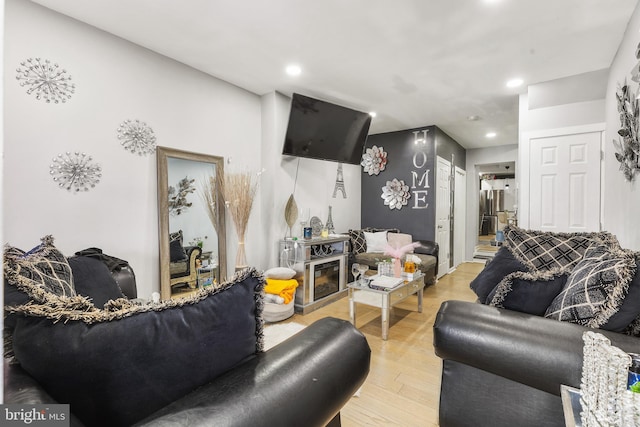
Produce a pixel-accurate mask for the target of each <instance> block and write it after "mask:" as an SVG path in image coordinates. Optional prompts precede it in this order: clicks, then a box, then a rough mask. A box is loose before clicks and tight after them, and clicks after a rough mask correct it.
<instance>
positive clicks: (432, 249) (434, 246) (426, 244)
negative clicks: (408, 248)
mask: <svg viewBox="0 0 640 427" xmlns="http://www.w3.org/2000/svg"><path fill="white" fill-rule="evenodd" d="M416 241H417V242H418V243H420V246H418V247H417V248H415V249H414V250H413V251H414V252H415V253H417V254H425V255H432V256H434V257H436V268H435V273H434V275H435V276H436V277H437V276H438V263H439V262H438V252H439V251H440V246H439V245H438V243H436V242H434V241H431V240H416Z"/></svg>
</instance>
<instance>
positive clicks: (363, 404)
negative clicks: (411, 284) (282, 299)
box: [286, 263, 483, 427]
mask: <svg viewBox="0 0 640 427" xmlns="http://www.w3.org/2000/svg"><path fill="white" fill-rule="evenodd" d="M482 268H483V264H480V263H464V264H461V265H460V266H459V267H458V268H457V269H456V270H455V271H454V272H453V273H450V274H447V275H445V276H444V277H442V278H441V279H440V280H439V281H438V283H437V284H436V285H433V286H430V287H428V288H426V289H425V290H424V299H423V310H422V313H418V312H417V311H416V309H417V305H418V302H417V296H415V295H413V296H411V297H410V298H408V299H406V300H405V301H403V302H401V303H400V304H398V305H397V306H395V307H394V309H393V311H392V314H391V318H390V322H389V324H390V327H389V339H388V340H387V341H383V340H382V339H381V332H382V326H381V319H380V309H377V308H375V307H369V306H366V305H362V304H358V306H357V325H356V326H357V327H358V329H360V331H362V332H363V333H364V335H365V336H366V337H367V341H368V342H369V346H370V347H371V371H370V372H369V376H368V377H367V379H366V381H365V383H364V385H363V387H362V390H361V393H360V396H359V397H353V398H352V399H351V400H350V401H349V403H347V405H346V406H345V407H344V408H343V409H342V411H341V416H342V425H343V427H356V426H401V427H413V426H416V427H417V426H420V427H432V426H437V425H438V398H439V394H440V372H441V361H440V359H439V358H438V357H437V356H436V355H435V353H434V351H433V332H432V326H433V322H434V320H435V316H436V313H437V311H438V308H439V307H440V304H441V303H442V302H443V301H446V300H451V299H455V300H463V301H475V300H476V296H475V294H474V293H473V292H472V291H471V289H470V288H469V282H471V280H473V278H475V277H476V275H477V274H478V273H479V272H480V270H481V269H482ZM327 316H332V317H337V318H339V319H345V320H349V301H348V298H342V299H340V300H338V301H336V302H334V303H332V304H329V305H327V306H325V307H322V308H320V309H318V310H316V311H314V312H312V313H309V314H307V315H304V316H302V315H298V314H295V315H294V316H293V317H291V318H290V319H288V320H287V321H286V322H297V323H302V324H305V325H309V324H311V323H313V322H314V321H316V320H318V319H320V318H323V317H327ZM336 363H340V361H336Z"/></svg>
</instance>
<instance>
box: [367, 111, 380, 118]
mask: <svg viewBox="0 0 640 427" xmlns="http://www.w3.org/2000/svg"><path fill="white" fill-rule="evenodd" d="M369 115H370V116H371V117H375V116H377V115H378V113H376V112H375V111H371V112H369Z"/></svg>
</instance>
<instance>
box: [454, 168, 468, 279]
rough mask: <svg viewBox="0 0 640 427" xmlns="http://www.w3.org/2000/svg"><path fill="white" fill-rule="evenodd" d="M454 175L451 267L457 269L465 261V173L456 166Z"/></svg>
mask: <svg viewBox="0 0 640 427" xmlns="http://www.w3.org/2000/svg"><path fill="white" fill-rule="evenodd" d="M455 173H456V175H455V183H454V188H453V194H454V201H453V266H454V267H457V266H458V265H460V264H461V263H463V262H464V260H465V246H466V245H465V243H466V239H465V236H466V228H467V226H466V222H467V221H466V212H467V173H466V172H465V171H464V170H463V169H460V168H459V167H457V166H456V168H455Z"/></svg>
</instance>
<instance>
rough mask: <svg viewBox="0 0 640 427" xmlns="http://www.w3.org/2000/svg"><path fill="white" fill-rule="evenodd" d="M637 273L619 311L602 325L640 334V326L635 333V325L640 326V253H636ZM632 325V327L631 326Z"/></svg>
mask: <svg viewBox="0 0 640 427" xmlns="http://www.w3.org/2000/svg"><path fill="white" fill-rule="evenodd" d="M635 255H636V274H635V275H634V276H633V279H631V281H630V282H629V291H628V292H627V296H626V298H625V299H624V301H623V302H622V306H620V309H619V310H618V312H617V313H615V314H614V315H613V316H611V317H610V318H609V320H608V321H607V322H606V323H605V324H604V325H602V326H601V327H600V329H606V330H608V331H614V332H624V333H627V334H629V335H636V336H639V335H640V328H638V331H637V333H633V332H632V330H633V325H634V323H637V325H638V326H640V259H639V257H640V253H636V254H635ZM630 326H631V328H629V327H630Z"/></svg>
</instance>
